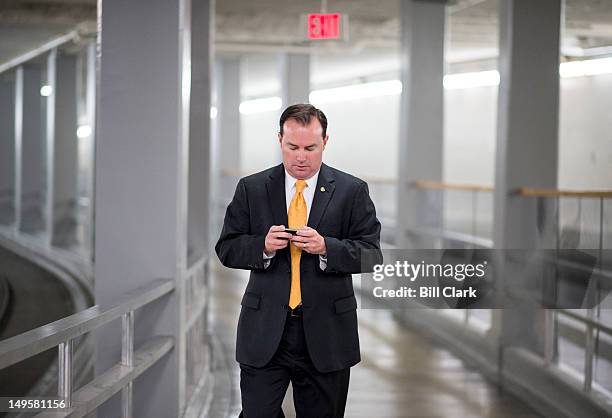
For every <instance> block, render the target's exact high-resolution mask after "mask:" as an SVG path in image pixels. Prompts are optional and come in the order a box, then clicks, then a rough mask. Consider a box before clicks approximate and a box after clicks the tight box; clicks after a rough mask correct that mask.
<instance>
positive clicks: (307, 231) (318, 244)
mask: <svg viewBox="0 0 612 418" xmlns="http://www.w3.org/2000/svg"><path fill="white" fill-rule="evenodd" d="M291 242H292V243H293V244H294V245H295V246H296V247H298V248H300V249H302V250H303V251H306V252H307V253H310V254H319V255H325V254H327V248H326V247H325V240H324V239H323V237H322V236H321V235H319V233H318V232H317V231H316V230H315V229H312V228H311V227H309V226H303V227H301V228H300V229H298V230H297V235H294V236H293V238H292V240H291Z"/></svg>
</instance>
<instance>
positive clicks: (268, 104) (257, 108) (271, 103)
mask: <svg viewBox="0 0 612 418" xmlns="http://www.w3.org/2000/svg"><path fill="white" fill-rule="evenodd" d="M282 105H283V101H282V100H281V98H280V97H265V98H263V99H254V100H245V101H244V102H242V103H240V107H239V110H240V113H242V114H243V115H251V114H253V113H262V112H272V111H275V110H279V109H280V108H281V106H282Z"/></svg>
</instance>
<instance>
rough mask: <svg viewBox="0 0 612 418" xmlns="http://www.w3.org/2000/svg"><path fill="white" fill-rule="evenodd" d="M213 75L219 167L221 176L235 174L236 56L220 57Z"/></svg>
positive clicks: (237, 159) (237, 120) (237, 139)
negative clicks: (215, 81)
mask: <svg viewBox="0 0 612 418" xmlns="http://www.w3.org/2000/svg"><path fill="white" fill-rule="evenodd" d="M216 73H217V89H218V90H217V93H218V95H217V109H218V113H217V120H218V121H219V122H218V123H219V129H220V136H219V166H220V169H221V172H222V173H224V174H228V173H237V172H239V170H240V111H239V107H240V57H224V58H220V59H219V61H218V63H217V71H216ZM234 175H235V174H234ZM225 186H227V187H230V185H225ZM231 190H232V191H233V188H232V189H231Z"/></svg>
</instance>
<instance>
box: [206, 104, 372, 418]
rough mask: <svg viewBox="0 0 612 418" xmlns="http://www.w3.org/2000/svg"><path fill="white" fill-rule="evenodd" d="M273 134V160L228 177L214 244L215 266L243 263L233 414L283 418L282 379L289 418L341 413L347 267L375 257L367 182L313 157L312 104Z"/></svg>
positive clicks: (317, 129) (351, 356)
mask: <svg viewBox="0 0 612 418" xmlns="http://www.w3.org/2000/svg"><path fill="white" fill-rule="evenodd" d="M278 139H279V143H280V147H281V150H282V154H283V163H282V164H281V165H278V166H276V167H272V168H270V169H268V170H265V171H262V172H260V173H257V174H253V175H251V176H248V177H245V178H242V179H241V180H240V181H239V182H238V185H237V187H236V193H235V195H234V198H233V200H232V202H231V203H230V204H229V206H228V207H227V212H226V215H225V221H224V224H223V230H222V232H221V236H220V238H219V241H218V242H217V245H216V246H215V250H216V252H217V255H218V256H219V259H220V260H221V262H222V263H223V265H225V266H226V267H231V268H239V269H248V270H251V276H250V279H249V283H248V285H247V288H246V291H245V293H244V296H243V298H242V302H241V305H242V309H241V312H240V319H239V321H238V338H237V343H236V359H237V361H238V362H239V363H240V369H241V371H240V388H241V392H242V408H243V411H242V414H241V416H244V417H246V418H253V417H262V418H274V417H277V416H281V417H282V416H284V415H283V412H282V410H281V404H282V401H283V398H284V396H285V393H286V391H287V387H288V385H289V382H290V381H291V383H292V386H293V398H294V406H295V409H296V413H297V416H298V417H307V418H309V417H312V418H319V417H342V416H343V415H344V408H345V405H346V397H347V393H348V384H349V370H350V367H351V366H353V365H355V364H356V363H358V362H359V361H360V354H359V338H358V334H357V313H356V309H357V301H356V299H355V295H354V293H353V282H352V277H351V273H360V272H364V271H371V270H372V266H373V265H374V264H378V263H381V262H382V255H381V252H380V223H379V221H378V219H376V211H375V208H374V204H373V203H372V200H371V199H370V197H369V194H368V186H367V184H366V183H365V182H363V181H362V180H360V179H358V178H356V177H353V176H351V175H349V174H346V173H343V172H342V171H339V170H336V169H334V168H332V167H329V166H327V165H325V164H323V163H322V157H323V150H324V149H325V145H326V144H327V141H328V139H329V137H328V135H327V119H326V117H325V115H324V114H323V112H322V111H321V110H319V109H317V108H315V107H314V106H312V105H308V104H299V105H293V106H290V107H288V108H287V109H285V111H284V112H283V114H282V115H281V118H280V132H279V134H278ZM287 228H295V229H297V232H294V233H290V232H288V231H287Z"/></svg>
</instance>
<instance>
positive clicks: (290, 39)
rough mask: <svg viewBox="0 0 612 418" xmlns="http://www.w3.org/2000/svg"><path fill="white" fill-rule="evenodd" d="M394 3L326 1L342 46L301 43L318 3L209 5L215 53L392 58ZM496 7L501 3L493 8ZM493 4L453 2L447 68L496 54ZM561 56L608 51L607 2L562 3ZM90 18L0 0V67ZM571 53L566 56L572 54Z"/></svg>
mask: <svg viewBox="0 0 612 418" xmlns="http://www.w3.org/2000/svg"><path fill="white" fill-rule="evenodd" d="M400 1H401V0H377V1H372V0H350V1H348V0H328V1H327V8H328V10H329V11H337V12H342V13H345V14H347V15H348V16H349V18H350V22H349V23H350V38H349V40H348V41H345V42H323V43H317V44H313V43H309V42H307V41H305V40H304V37H303V35H302V32H301V30H300V29H301V28H300V26H299V16H300V15H301V14H302V13H307V12H318V11H319V10H320V9H321V1H319V0H301V1H296V0H292V1H287V0H255V1H254V0H217V10H216V12H217V13H216V35H215V36H216V48H217V51H218V52H219V53H221V54H223V53H247V52H249V53H252V52H274V51H282V50H284V51H308V52H313V53H316V54H340V55H347V54H348V55H359V54H362V53H367V52H368V51H370V52H371V51H380V50H390V51H391V50H396V49H397V46H398V37H399V18H398V15H399V10H400ZM499 1H502V0H499ZM497 2H498V0H456V1H453V2H451V5H450V6H449V20H448V34H447V38H448V40H449V44H448V48H447V50H448V54H447V59H448V60H449V61H451V62H460V61H466V60H474V59H479V58H480V59H482V58H487V57H488V58H491V57H494V56H495V54H496V48H497V30H498V28H497ZM565 11H566V26H565V33H564V38H563V47H564V51H570V52H571V51H578V52H579V51H580V50H581V49H582V48H593V47H600V46H610V45H612V1H610V0H566V7H565ZM95 18H96V0H0V63H3V62H6V61H8V60H10V59H11V58H13V57H15V56H18V55H20V54H22V53H24V52H27V51H29V50H31V49H33V48H35V47H37V46H39V45H41V44H44V43H45V42H46V41H48V40H49V39H50V38H53V37H55V36H58V35H61V34H63V33H66V32H68V31H70V30H72V29H74V28H75V26H76V25H78V24H80V23H83V22H89V24H90V25H89V27H95V26H91V24H92V23H93V22H95ZM572 48H573V49H572Z"/></svg>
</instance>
